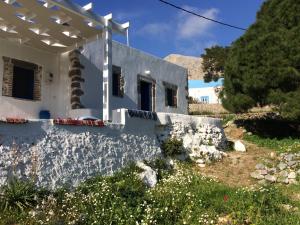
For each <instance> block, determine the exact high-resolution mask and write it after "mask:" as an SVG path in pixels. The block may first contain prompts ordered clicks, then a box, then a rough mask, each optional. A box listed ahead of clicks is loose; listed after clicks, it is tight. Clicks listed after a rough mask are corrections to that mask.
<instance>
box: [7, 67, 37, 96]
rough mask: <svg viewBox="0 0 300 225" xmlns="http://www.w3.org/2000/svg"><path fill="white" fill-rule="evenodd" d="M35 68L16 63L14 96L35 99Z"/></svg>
mask: <svg viewBox="0 0 300 225" xmlns="http://www.w3.org/2000/svg"><path fill="white" fill-rule="evenodd" d="M33 89H34V69H28V68H23V67H21V66H16V65H14V75H13V89H12V97H15V98H22V99H29V100H33V99H34V98H33Z"/></svg>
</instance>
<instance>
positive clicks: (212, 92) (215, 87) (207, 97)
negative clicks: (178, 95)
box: [189, 79, 223, 104]
mask: <svg viewBox="0 0 300 225" xmlns="http://www.w3.org/2000/svg"><path fill="white" fill-rule="evenodd" d="M222 86H223V79H221V80H219V81H218V82H209V83H205V82H204V81H203V80H189V96H190V97H192V98H194V99H196V100H197V101H198V102H200V103H203V104H221V99H220V98H219V93H220V90H221V89H222Z"/></svg>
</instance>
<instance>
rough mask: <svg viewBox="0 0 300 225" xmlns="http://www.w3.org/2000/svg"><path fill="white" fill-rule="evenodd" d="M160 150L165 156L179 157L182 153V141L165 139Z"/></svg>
mask: <svg viewBox="0 0 300 225" xmlns="http://www.w3.org/2000/svg"><path fill="white" fill-rule="evenodd" d="M161 149H162V151H163V154H164V155H165V156H170V157H172V156H174V155H179V154H182V153H183V152H184V148H183V141H182V140H177V139H176V138H170V139H167V140H166V141H165V142H163V143H162V145H161Z"/></svg>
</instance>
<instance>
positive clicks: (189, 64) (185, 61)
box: [165, 54, 204, 80]
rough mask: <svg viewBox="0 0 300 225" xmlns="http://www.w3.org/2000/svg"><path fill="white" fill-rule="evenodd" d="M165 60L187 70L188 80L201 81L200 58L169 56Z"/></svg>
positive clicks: (202, 74)
mask: <svg viewBox="0 0 300 225" xmlns="http://www.w3.org/2000/svg"><path fill="white" fill-rule="evenodd" d="M165 60H166V61H168V62H171V63H174V64H176V65H179V66H182V67H185V68H187V69H188V75H189V80H203V76H204V73H203V70H202V58H200V57H199V58H198V57H193V56H184V55H177V54H171V55H168V56H167V57H165Z"/></svg>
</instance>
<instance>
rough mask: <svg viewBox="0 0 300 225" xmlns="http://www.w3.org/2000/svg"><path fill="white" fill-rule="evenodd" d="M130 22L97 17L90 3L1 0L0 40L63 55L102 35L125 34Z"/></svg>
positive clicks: (51, 0) (110, 17) (68, 0)
mask: <svg viewBox="0 0 300 225" xmlns="http://www.w3.org/2000/svg"><path fill="white" fill-rule="evenodd" d="M128 27H129V23H124V24H119V23H116V22H115V21H113V20H112V14H109V15H107V16H99V15H97V14H95V13H93V12H92V3H90V4H88V5H86V6H83V7H81V6H79V5H77V4H75V3H73V2H72V1H71V0H0V38H2V39H7V40H10V41H14V42H18V43H21V44H25V45H29V46H31V47H34V48H38V49H42V50H45V51H49V52H53V53H56V52H65V51H68V50H70V49H72V48H74V47H76V45H80V44H83V43H85V42H88V41H91V40H93V39H95V38H97V37H99V36H101V37H104V38H105V37H106V35H105V32H106V31H107V30H110V31H111V32H112V33H120V34H123V35H126V34H127V35H128Z"/></svg>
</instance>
